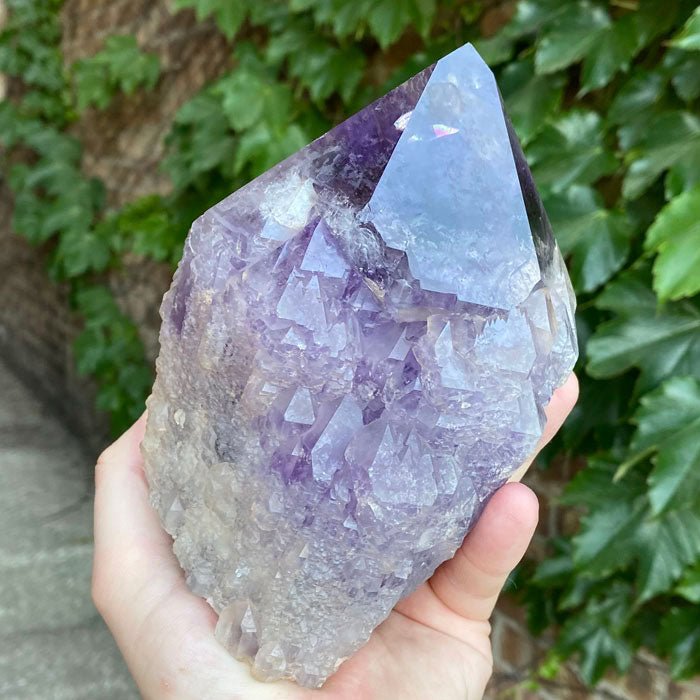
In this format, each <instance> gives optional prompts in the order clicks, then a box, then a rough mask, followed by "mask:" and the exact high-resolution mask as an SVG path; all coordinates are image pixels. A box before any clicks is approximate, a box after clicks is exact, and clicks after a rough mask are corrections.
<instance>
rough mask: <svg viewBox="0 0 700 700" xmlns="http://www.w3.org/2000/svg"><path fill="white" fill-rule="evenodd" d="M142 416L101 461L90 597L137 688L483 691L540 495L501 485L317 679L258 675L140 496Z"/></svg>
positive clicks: (286, 698) (290, 693) (230, 692)
mask: <svg viewBox="0 0 700 700" xmlns="http://www.w3.org/2000/svg"><path fill="white" fill-rule="evenodd" d="M576 395H577V391H576V382H575V378H574V379H570V380H569V382H567V384H565V385H564V386H563V387H562V388H561V389H559V390H558V391H557V392H556V393H555V396H554V398H553V399H552V402H551V403H550V406H549V408H548V411H547V413H548V423H547V428H546V430H545V435H544V436H543V440H542V442H541V445H543V444H545V443H546V441H547V440H549V439H550V438H551V437H552V435H553V434H554V433H555V432H556V430H557V429H558V428H559V426H560V425H561V423H562V422H563V420H564V418H565V417H566V415H567V414H568V413H569V411H570V410H571V408H572V406H573V404H574V402H575V400H576ZM144 426H145V421H144V419H143V418H142V419H141V420H139V421H138V422H137V423H136V424H135V425H134V426H133V427H132V428H131V429H130V430H129V431H128V432H127V433H125V434H124V435H123V436H122V437H121V438H120V439H119V440H118V441H117V442H116V443H115V444H114V445H112V446H111V447H110V448H108V450H107V451H105V453H104V454H103V456H102V457H101V458H100V461H99V462H98V467H97V471H96V496H95V566H94V571H93V597H94V599H95V603H96V605H97V607H98V609H99V611H100V612H101V613H102V615H103V617H104V618H105V620H106V621H107V624H108V625H109V627H110V629H111V631H112V633H113V634H114V636H115V638H116V640H117V643H118V644H119V646H120V648H121V650H122V653H123V654H124V657H125V659H126V661H127V664H128V666H129V668H130V670H131V672H132V674H133V675H134V678H135V679H136V682H137V684H138V686H139V689H140V690H141V693H142V694H143V696H144V697H145V698H147V699H148V700H151V699H153V700H155V699H157V698H177V699H181V698H182V699H183V700H184V699H186V698H207V700H219V698H221V699H222V700H223V699H224V698H226V700H239V699H240V700H243V699H245V700H315V699H316V698H318V700H432V699H433V698H440V699H441V700H453V699H454V700H477V699H478V698H481V697H482V695H483V692H484V688H485V686H486V683H487V682H488V679H489V676H490V675H491V646H490V642H489V631H490V626H489V623H488V620H489V617H490V616H491V612H492V610H493V607H494V605H495V603H496V600H497V598H498V594H499V592H500V590H501V588H502V586H503V583H504V582H505V579H506V577H507V575H508V573H509V572H510V571H511V569H512V568H513V567H514V566H515V565H516V564H517V563H518V561H519V560H520V558H521V557H522V555H523V553H524V552H525V549H526V548H527V545H528V543H529V541H530V539H531V537H532V533H533V532H534V528H535V525H536V523H537V499H536V498H535V496H534V494H533V493H532V492H531V491H530V490H529V489H528V488H527V487H525V486H523V485H521V484H517V483H512V484H508V485H506V486H504V487H503V488H502V489H500V490H499V491H498V492H497V493H496V494H495V495H494V497H493V498H492V499H491V501H490V502H489V504H488V506H487V507H486V509H485V511H484V513H483V515H482V517H481V519H480V520H479V522H478V523H477V525H476V527H475V528H474V529H473V530H472V532H471V533H470V534H469V536H468V537H467V538H466V540H465V541H464V544H463V545H462V547H461V548H460V549H459V550H458V552H457V554H456V555H455V557H454V558H453V559H451V560H449V561H447V562H445V563H444V564H443V565H442V566H441V567H440V568H439V569H438V570H437V571H436V572H435V574H434V575H433V577H432V578H431V579H430V581H428V582H427V583H425V584H423V585H422V586H420V587H419V588H418V589H417V590H416V591H415V592H414V593H413V594H412V595H411V596H409V597H408V598H406V599H404V600H402V601H400V602H399V604H398V605H397V606H396V607H395V609H394V611H393V612H392V613H391V615H390V616H389V617H388V618H387V619H386V620H385V621H384V622H383V623H382V624H381V625H380V626H379V627H378V628H377V629H376V630H375V631H374V632H373V634H372V636H371V638H370V640H369V642H368V643H367V644H366V645H365V646H364V647H362V648H361V649H360V650H359V651H358V652H357V653H356V654H355V655H354V656H353V657H351V658H350V659H348V660H346V661H345V662H344V663H343V664H342V666H341V667H340V668H339V669H338V671H337V672H336V673H335V674H334V675H333V676H331V678H330V679H329V680H328V681H327V682H326V684H325V685H324V687H323V688H322V689H319V690H308V689H305V688H300V687H299V686H297V685H295V684H293V683H290V682H286V681H285V682H278V683H261V682H258V681H256V680H255V679H253V678H252V677H251V675H250V672H249V667H248V665H247V664H245V663H241V662H239V661H236V660H235V659H233V658H232V657H231V656H229V654H228V653H227V652H226V651H225V650H224V649H223V647H221V646H220V645H219V644H218V642H217V641H216V640H215V639H214V637H213V629H214V625H215V623H216V614H215V613H214V611H213V610H212V609H211V608H210V607H209V606H208V605H207V603H206V602H205V601H204V600H202V599H201V598H199V597H197V596H195V595H193V594H192V593H190V592H189V590H188V589H187V587H186V585H185V581H184V577H183V574H182V571H181V570H180V568H179V566H178V564H177V560H176V559H175V557H174V555H173V553H172V542H171V540H170V538H169V537H168V535H167V534H166V533H165V532H164V531H163V530H162V529H161V527H160V524H159V523H158V520H157V517H156V515H155V513H154V512H153V510H152V509H151V508H150V506H149V504H148V488H147V484H146V481H145V477H144V474H143V469H142V463H141V457H140V453H139V449H138V445H139V443H140V441H141V438H142V436H143V430H144ZM541 445H540V446H541ZM525 468H526V465H524V467H523V469H525Z"/></svg>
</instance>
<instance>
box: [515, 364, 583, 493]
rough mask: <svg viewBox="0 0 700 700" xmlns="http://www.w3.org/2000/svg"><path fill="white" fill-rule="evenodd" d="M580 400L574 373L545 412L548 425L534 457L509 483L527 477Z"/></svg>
mask: <svg viewBox="0 0 700 700" xmlns="http://www.w3.org/2000/svg"><path fill="white" fill-rule="evenodd" d="M577 399H578V379H577V378H576V375H575V374H574V373H573V372H572V373H571V374H570V375H569V378H568V379H567V380H566V382H564V384H562V386H560V387H559V388H558V389H557V390H556V391H555V392H554V394H552V399H551V400H550V402H549V404H547V407H546V408H545V409H544V412H545V414H546V416H547V423H546V424H545V426H544V431H543V433H542V437H541V438H540V441H539V442H538V443H537V447H536V448H535V451H534V452H533V453H532V456H531V457H530V458H529V459H528V460H527V461H526V462H525V463H524V464H523V465H522V466H521V467H519V468H518V469H517V470H516V471H515V472H514V473H513V474H512V475H511V477H510V478H509V479H508V481H520V479H522V478H523V476H524V475H525V472H527V470H528V469H529V468H530V465H531V464H532V463H533V461H534V460H535V457H537V455H538V454H539V452H540V450H541V449H542V448H543V447H544V446H545V445H547V444H548V443H549V441H550V440H551V439H552V438H553V437H554V436H555V435H556V434H557V433H558V432H559V428H561V426H562V424H563V423H564V421H565V420H566V417H567V416H568V415H569V413H571V409H572V408H573V407H574V405H575V404H576V400H577Z"/></svg>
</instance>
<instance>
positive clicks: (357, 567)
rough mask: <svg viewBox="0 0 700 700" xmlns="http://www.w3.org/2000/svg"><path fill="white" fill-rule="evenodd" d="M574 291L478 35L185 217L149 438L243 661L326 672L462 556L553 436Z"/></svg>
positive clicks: (188, 548) (190, 556)
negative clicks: (488, 513)
mask: <svg viewBox="0 0 700 700" xmlns="http://www.w3.org/2000/svg"><path fill="white" fill-rule="evenodd" d="M573 309H574V298H573V294H572V292H571V288H570V284H569V281H568V276H567V273H566V270H565V267H564V264H563V262H562V258H561V255H560V253H559V250H558V248H557V245H556V243H555V241H554V239H553V237H552V232H551V229H550V227H549V223H548V221H547V217H546V214H545V212H544V210H543V208H542V204H541V202H540V199H539V197H538V195H537V192H536V190H535V187H534V184H533V182H532V178H531V175H530V172H529V170H528V167H527V165H526V163H525V160H524V158H523V155H522V152H521V150H520V147H519V145H518V142H517V139H516V137H515V136H514V133H513V131H512V128H511V126H510V124H509V122H508V119H507V117H506V116H505V115H504V112H503V106H502V103H501V99H500V95H499V92H498V88H497V86H496V83H495V80H494V77H493V75H492V73H491V72H490V71H489V69H488V68H487V66H486V65H485V63H484V62H483V61H482V59H481V58H480V57H479V55H478V54H477V53H476V51H475V50H474V48H473V47H472V46H470V45H466V46H464V47H462V48H461V49H459V50H457V51H455V52H454V53H452V54H450V55H449V56H447V57H445V58H443V59H442V60H440V61H438V62H437V63H436V64H435V65H434V66H431V67H429V68H427V69H426V70H424V71H423V72H422V73H420V74H418V75H417V76H415V77H414V78H412V79H411V80H409V81H408V82H406V83H405V84H403V85H401V86H400V87H398V88H396V89H395V90H394V91H392V92H390V93H389V94H387V95H386V96H384V97H383V98H381V99H380V100H378V101H377V102H375V103H374V104H372V105H370V106H368V107H367V108H366V109H364V110H362V111H361V112H359V113H358V114H356V115H355V116H354V117H352V118H350V119H349V120H348V121H346V122H344V123H343V124H341V125H339V126H338V127H336V128H334V129H333V130H332V131H330V132H328V133H327V134H326V135H325V136H323V137H322V138H320V139H318V140H317V141H315V142H313V143H312V144H310V145H309V146H307V147H306V148H304V149H303V150H301V151H299V152H298V153H296V154H295V155H293V156H291V157H290V158H288V159H287V160H285V161H284V162H282V163H280V164H279V165H277V166H276V167H274V168H272V169H271V170H270V171H268V172H267V173H265V174H264V175H262V176H260V177H259V178H257V179H256V180H254V181H252V182H251V183H250V184H248V185H247V186H245V187H243V188H242V189H240V190H239V191H237V192H236V193H234V194H232V195H231V196H230V197H228V198H227V199H225V200H223V201H222V202H221V203H219V204H218V205H216V206H215V207H213V208H212V209H210V210H209V211H208V212H206V213H205V214H204V215H203V216H202V217H201V218H199V219H198V220H197V221H196V222H195V223H194V225H193V226H192V230H191V232H190V235H189V237H188V239H187V243H186V246H185V251H184V256H183V258H182V262H181V263H180V266H179V268H178V271H177V273H176V275H175V278H174V281H173V284H172V287H171V289H170V291H169V292H168V293H167V294H166V296H165V298H164V301H163V306H162V311H161V313H162V316H163V326H162V331H161V337H160V340H161V354H160V357H159V359H158V377H157V380H156V384H155V387H154V389H153V395H152V397H151V398H150V400H149V404H148V405H149V417H148V428H147V433H146V438H145V440H144V442H143V452H144V456H145V465H146V473H147V477H148V480H149V482H150V486H151V496H152V502H153V505H154V506H155V508H156V510H157V511H158V513H159V515H160V517H161V519H162V521H163V523H164V526H165V527H166V529H167V530H168V532H170V533H171V534H172V535H173V536H174V538H175V544H174V549H175V553H176V554H177V556H178V558H179V561H180V563H181V564H182V567H183V568H184V570H185V572H186V574H187V583H188V585H189V586H190V588H191V590H192V591H193V592H195V593H197V594H199V595H201V596H203V597H205V598H206V599H207V600H208V601H209V603H210V604H211V605H212V606H213V607H214V609H215V610H216V611H217V612H219V613H220V618H219V623H218V626H217V629H216V635H217V637H218V639H219V640H220V641H221V642H222V643H223V644H224V645H225V646H226V647H227V648H228V649H229V650H230V652H231V653H232V654H233V655H234V656H236V657H237V658H239V659H247V660H249V661H250V662H251V664H252V669H253V673H254V675H256V677H258V678H261V679H267V680H270V679H277V678H291V679H294V680H296V681H297V682H298V683H300V684H302V685H305V686H311V687H313V686H318V685H320V684H321V683H322V682H323V681H324V680H325V679H326V678H327V676H328V675H329V674H331V673H332V672H333V671H334V670H335V669H336V668H337V667H338V665H339V664H340V662H341V661H342V660H343V659H344V658H345V657H347V656H349V655H350V654H352V653H353V652H354V651H355V650H357V649H358V648H359V647H360V646H361V645H362V644H363V643H364V642H365V641H366V640H367V638H368V636H369V634H370V632H371V631H372V630H373V629H374V628H375V627H376V626H377V625H378V624H379V623H380V622H381V621H382V620H383V619H384V618H385V617H386V616H387V615H388V614H389V612H390V610H391V609H392V607H393V606H394V604H395V603H396V602H397V601H398V600H399V599H400V598H401V597H403V596H405V595H407V594H408V593H410V592H411V591H412V590H414V589H415V588H416V586H418V585H419V584H421V583H422V582H423V581H425V580H426V579H427V578H428V577H429V576H430V575H431V573H432V572H433V571H434V569H435V568H436V566H438V565H439V564H440V563H441V562H442V561H444V560H445V559H446V558H449V557H450V556H452V554H453V553H454V551H455V549H456V547H457V546H458V545H459V544H460V543H461V542H462V539H463V538H464V535H465V534H466V532H467V531H468V530H469V528H470V527H471V525H472V524H473V523H474V522H475V520H476V518H477V517H478V515H479V513H480V511H481V509H482V507H483V505H484V503H485V501H486V500H487V499H488V498H489V496H490V495H491V494H492V493H493V492H494V490H495V489H497V488H498V487H499V486H500V485H501V484H502V483H503V482H504V481H505V480H506V479H507V478H508V476H509V474H511V473H512V472H513V471H514V470H515V469H516V468H517V467H518V466H519V465H520V464H521V462H522V461H523V460H525V458H526V457H527V456H528V454H529V453H531V451H532V450H533V448H534V447H535V445H536V443H537V441H538V439H539V437H540V435H541V433H542V428H543V423H544V412H543V409H544V406H545V405H546V404H547V402H548V401H549V399H550V397H551V395H552V392H553V390H554V389H555V388H556V387H557V386H558V385H559V384H561V383H562V382H563V381H564V379H565V378H566V376H567V375H568V373H569V372H570V370H571V368H572V366H573V364H574V361H575V358H576V354H577V348H576V336H575V330H574V320H573Z"/></svg>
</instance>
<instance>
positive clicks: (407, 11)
mask: <svg viewBox="0 0 700 700" xmlns="http://www.w3.org/2000/svg"><path fill="white" fill-rule="evenodd" d="M414 12H415V6H414V5H413V2H412V0H376V2H374V3H372V5H371V8H370V10H369V15H368V17H367V22H368V24H369V28H370V30H371V32H372V34H373V35H374V37H375V38H376V39H377V41H378V42H379V45H380V46H381V47H382V49H387V48H388V47H389V46H391V45H392V44H393V43H394V42H395V41H396V40H397V39H398V38H399V37H400V36H401V34H403V31H404V30H405V29H406V27H408V26H409V24H410V23H411V20H412V19H413V17H414Z"/></svg>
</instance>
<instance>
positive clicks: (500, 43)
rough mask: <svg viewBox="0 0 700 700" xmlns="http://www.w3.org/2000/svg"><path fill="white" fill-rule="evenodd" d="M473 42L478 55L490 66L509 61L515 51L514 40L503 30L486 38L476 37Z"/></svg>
mask: <svg viewBox="0 0 700 700" xmlns="http://www.w3.org/2000/svg"><path fill="white" fill-rule="evenodd" d="M473 44H474V48H475V49H476V50H477V51H478V52H479V55H480V56H481V57H482V58H483V59H484V61H486V63H488V65H489V66H491V67H492V68H493V67H494V66H498V65H500V64H501V63H505V62H506V61H509V60H510V59H511V58H512V56H513V52H514V51H515V42H514V41H513V39H511V38H510V37H509V36H508V35H507V34H506V32H504V31H501V32H499V33H498V34H496V35H494V36H492V37H489V38H488V39H476V40H474V42H473ZM499 84H500V82H499Z"/></svg>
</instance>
